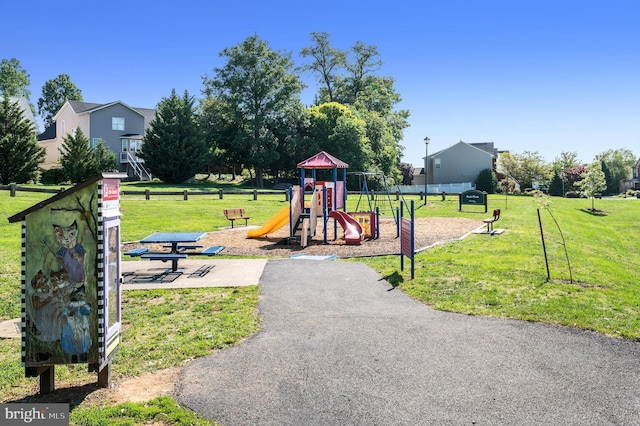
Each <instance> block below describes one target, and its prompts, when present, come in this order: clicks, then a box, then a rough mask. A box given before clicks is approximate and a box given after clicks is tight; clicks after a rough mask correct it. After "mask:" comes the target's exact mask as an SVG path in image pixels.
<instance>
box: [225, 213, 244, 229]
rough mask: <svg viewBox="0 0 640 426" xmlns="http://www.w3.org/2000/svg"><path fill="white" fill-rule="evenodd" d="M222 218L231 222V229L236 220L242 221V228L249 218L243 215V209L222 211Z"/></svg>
mask: <svg viewBox="0 0 640 426" xmlns="http://www.w3.org/2000/svg"><path fill="white" fill-rule="evenodd" d="M224 216H225V217H226V218H227V219H228V220H230V221H231V227H232V228H233V224H234V222H235V221H236V220H237V219H244V226H247V225H248V224H249V219H251V218H250V217H249V216H245V215H244V209H224Z"/></svg>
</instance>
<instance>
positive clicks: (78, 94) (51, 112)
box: [38, 74, 82, 126]
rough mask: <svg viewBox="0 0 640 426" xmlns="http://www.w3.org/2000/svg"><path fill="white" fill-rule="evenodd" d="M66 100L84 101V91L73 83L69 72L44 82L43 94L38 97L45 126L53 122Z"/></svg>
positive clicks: (39, 110)
mask: <svg viewBox="0 0 640 426" xmlns="http://www.w3.org/2000/svg"><path fill="white" fill-rule="evenodd" d="M66 101H82V91H81V90H80V89H78V88H77V87H76V85H75V84H73V82H72V81H71V79H70V78H69V76H68V75H67V74H60V75H59V76H58V77H56V78H54V79H51V80H47V82H46V83H44V86H42V96H41V97H40V98H39V99H38V112H39V114H40V116H41V117H42V119H43V121H44V124H45V126H50V125H51V124H52V123H53V117H54V116H55V115H56V114H57V113H58V111H59V110H60V108H62V106H63V105H64V103H65V102H66Z"/></svg>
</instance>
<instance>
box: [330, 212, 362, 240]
mask: <svg viewBox="0 0 640 426" xmlns="http://www.w3.org/2000/svg"><path fill="white" fill-rule="evenodd" d="M329 217H332V218H334V219H336V220H337V221H338V223H339V224H340V225H341V226H342V229H344V241H345V242H346V243H347V244H360V242H361V241H362V238H363V237H364V232H363V231H362V226H361V225H360V223H359V222H358V221H357V220H355V219H354V218H353V216H350V215H348V214H347V213H345V212H343V211H340V210H333V211H332V212H330V213H329Z"/></svg>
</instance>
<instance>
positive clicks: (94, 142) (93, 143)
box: [91, 138, 100, 149]
mask: <svg viewBox="0 0 640 426" xmlns="http://www.w3.org/2000/svg"><path fill="white" fill-rule="evenodd" d="M98 145H100V138H91V148H93V149H96V147H97V146H98Z"/></svg>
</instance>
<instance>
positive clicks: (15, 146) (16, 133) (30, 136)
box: [0, 96, 45, 185]
mask: <svg viewBox="0 0 640 426" xmlns="http://www.w3.org/2000/svg"><path fill="white" fill-rule="evenodd" d="M44 158H45V150H44V148H42V147H41V146H39V145H38V141H37V140H36V136H35V132H34V128H33V124H32V123H31V122H30V121H29V120H27V119H26V118H25V117H24V114H23V113H22V109H21V108H20V107H19V106H18V103H17V102H11V101H10V100H9V96H3V97H2V102H1V103H0V181H1V182H2V184H3V185H8V184H9V183H12V182H15V183H24V182H27V181H28V180H30V179H33V178H34V177H35V176H36V172H37V171H38V164H40V163H41V162H42V161H44Z"/></svg>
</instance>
